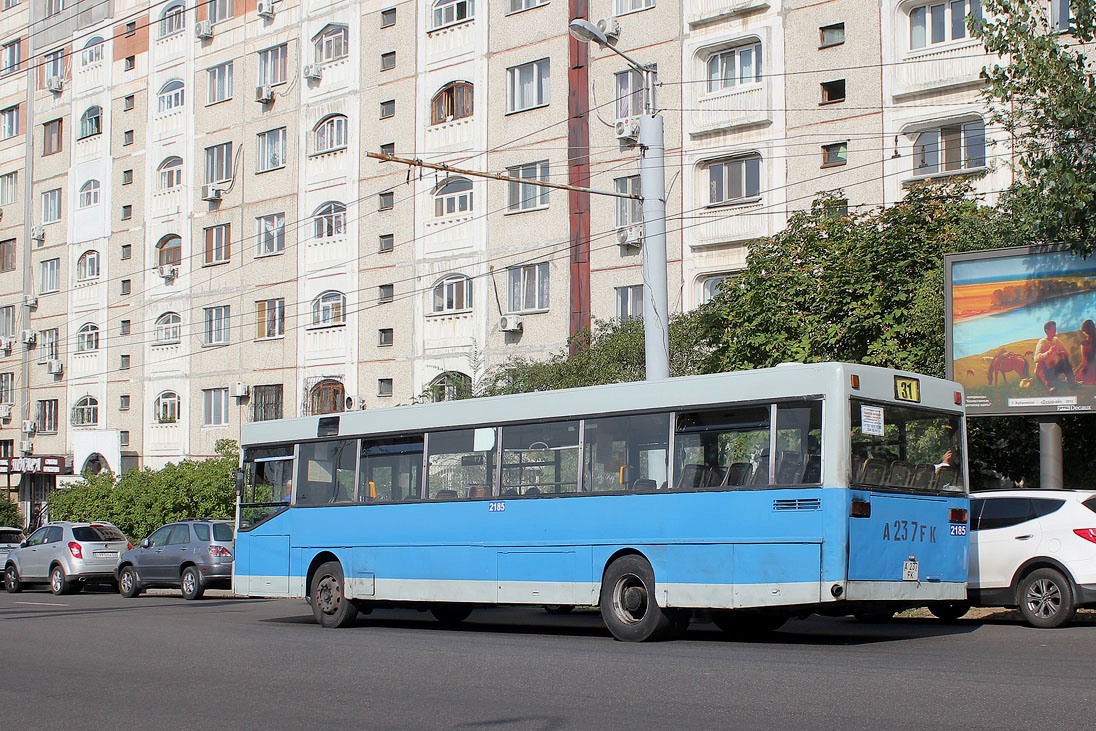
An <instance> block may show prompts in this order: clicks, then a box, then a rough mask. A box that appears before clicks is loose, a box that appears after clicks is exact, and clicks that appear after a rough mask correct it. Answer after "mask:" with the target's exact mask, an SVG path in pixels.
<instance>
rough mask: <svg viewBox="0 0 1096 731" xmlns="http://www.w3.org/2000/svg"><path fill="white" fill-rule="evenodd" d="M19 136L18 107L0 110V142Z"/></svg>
mask: <svg viewBox="0 0 1096 731" xmlns="http://www.w3.org/2000/svg"><path fill="white" fill-rule="evenodd" d="M17 134H19V105H18V104H16V105H15V106H14V107H8V108H7V109H0V140H10V139H11V138H12V137H14V136H15V135H17Z"/></svg>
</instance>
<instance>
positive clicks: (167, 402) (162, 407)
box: [153, 391, 179, 424]
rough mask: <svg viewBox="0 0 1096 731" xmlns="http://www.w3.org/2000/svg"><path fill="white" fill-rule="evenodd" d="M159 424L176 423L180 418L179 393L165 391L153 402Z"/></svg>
mask: <svg viewBox="0 0 1096 731" xmlns="http://www.w3.org/2000/svg"><path fill="white" fill-rule="evenodd" d="M153 410H154V412H155V418H156V423H157V424H174V423H175V422H177V421H178V420H179V394H177V393H175V392H174V391H164V392H163V393H161V394H160V395H159V396H157V397H156V403H155V404H153Z"/></svg>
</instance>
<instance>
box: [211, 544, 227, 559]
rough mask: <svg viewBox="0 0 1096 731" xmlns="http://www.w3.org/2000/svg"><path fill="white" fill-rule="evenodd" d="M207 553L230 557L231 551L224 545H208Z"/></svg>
mask: <svg viewBox="0 0 1096 731" xmlns="http://www.w3.org/2000/svg"><path fill="white" fill-rule="evenodd" d="M209 555H210V556H222V557H224V558H231V556H232V551H229V550H228V549H227V548H225V547H224V546H210V547H209Z"/></svg>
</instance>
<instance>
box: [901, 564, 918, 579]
mask: <svg viewBox="0 0 1096 731" xmlns="http://www.w3.org/2000/svg"><path fill="white" fill-rule="evenodd" d="M902 581H918V578H917V562H916V561H906V562H904V563H903V564H902Z"/></svg>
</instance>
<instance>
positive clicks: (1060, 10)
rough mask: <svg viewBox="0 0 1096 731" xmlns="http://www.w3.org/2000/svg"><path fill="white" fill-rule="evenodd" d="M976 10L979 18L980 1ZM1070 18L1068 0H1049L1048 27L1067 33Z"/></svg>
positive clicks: (976, 0) (1071, 17)
mask: <svg viewBox="0 0 1096 731" xmlns="http://www.w3.org/2000/svg"><path fill="white" fill-rule="evenodd" d="M975 2H978V0H975ZM974 10H975V8H974V7H973V6H972V7H971V11H972V14H973V11H974ZM977 10H978V15H977V16H976V19H979V20H980V19H981V17H982V13H981V10H982V6H981V3H980V2H979V3H978V8H977ZM1072 20H1073V16H1072V14H1071V11H1070V9H1069V0H1050V27H1051V29H1052V30H1055V31H1058V32H1059V33H1068V32H1069V25H1070V22H1071V21H1072Z"/></svg>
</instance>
